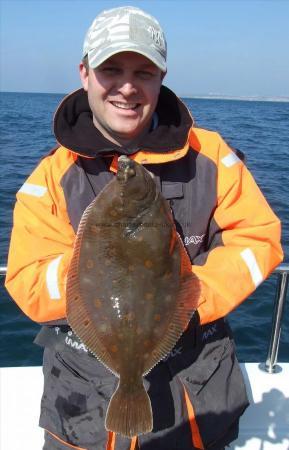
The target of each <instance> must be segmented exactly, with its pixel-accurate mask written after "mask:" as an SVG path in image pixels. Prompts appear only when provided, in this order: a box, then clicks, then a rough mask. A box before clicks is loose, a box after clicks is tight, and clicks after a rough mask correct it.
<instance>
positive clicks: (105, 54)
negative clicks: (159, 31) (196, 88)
mask: <svg viewBox="0 0 289 450" xmlns="http://www.w3.org/2000/svg"><path fill="white" fill-rule="evenodd" d="M123 52H133V53H138V54H140V55H143V56H145V57H146V58H147V59H149V60H150V61H151V62H152V63H153V64H155V65H156V66H157V67H158V68H159V69H160V70H161V71H162V72H166V71H167V65H166V61H165V59H164V58H162V57H161V56H160V55H159V54H158V53H157V52H154V51H153V50H152V51H151V52H148V51H147V50H146V49H143V48H142V47H141V46H133V47H132V46H131V45H125V44H123V45H121V46H120V45H119V44H118V47H117V49H116V48H109V47H107V48H106V49H105V51H102V52H100V53H99V54H97V53H98V51H97V49H92V50H90V51H89V52H88V54H87V56H88V64H89V67H91V68H92V69H96V68H97V67H98V66H100V64H102V63H103V62H104V61H106V60H107V59H108V58H110V57H111V56H113V55H117V54H118V53H123Z"/></svg>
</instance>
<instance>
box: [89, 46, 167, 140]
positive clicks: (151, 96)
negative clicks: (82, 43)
mask: <svg viewBox="0 0 289 450" xmlns="http://www.w3.org/2000/svg"><path fill="white" fill-rule="evenodd" d="M80 78H81V81H82V85H83V88H84V90H85V91H87V93H88V102H89V106H90V108H91V111H92V114H93V123H94V125H95V126H96V128H98V129H99V130H100V131H101V133H102V134H103V135H104V136H105V137H106V138H107V139H109V140H110V141H112V142H114V143H116V144H120V145H123V144H126V143H128V142H130V141H132V140H133V139H135V138H137V137H138V136H140V135H141V134H142V133H144V132H145V131H146V130H148V128H149V127H150V124H151V118H152V115H153V113H154V111H155V108H156V105H157V101H158V96H159V92H160V87H161V83H162V78H163V73H162V72H161V70H160V69H159V68H158V67H157V66H155V65H154V64H153V63H152V62H151V61H150V60H149V59H147V58H146V57H145V56H142V55H140V54H138V53H133V52H122V53H118V54H116V55H114V56H111V57H110V58H109V59H107V60H106V61H105V62H103V63H102V64H101V65H100V66H99V67H97V68H96V69H89V71H88V72H87V71H86V69H85V67H84V66H83V64H82V63H81V64H80Z"/></svg>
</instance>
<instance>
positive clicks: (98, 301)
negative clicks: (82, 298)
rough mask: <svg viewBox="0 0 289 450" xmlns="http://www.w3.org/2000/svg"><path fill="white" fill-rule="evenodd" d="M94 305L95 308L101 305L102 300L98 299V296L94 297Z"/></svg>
mask: <svg viewBox="0 0 289 450" xmlns="http://www.w3.org/2000/svg"><path fill="white" fill-rule="evenodd" d="M94 306H95V307H96V308H97V309H99V308H101V307H102V301H101V300H99V298H97V299H95V300H94Z"/></svg>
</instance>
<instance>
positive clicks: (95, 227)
mask: <svg viewBox="0 0 289 450" xmlns="http://www.w3.org/2000/svg"><path fill="white" fill-rule="evenodd" d="M90 231H91V233H93V234H97V233H98V227H97V226H96V225H91V226H90Z"/></svg>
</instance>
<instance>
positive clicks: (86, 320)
mask: <svg viewBox="0 0 289 450" xmlns="http://www.w3.org/2000/svg"><path fill="white" fill-rule="evenodd" d="M83 324H84V326H85V327H87V326H88V325H89V320H88V319H85V321H84V322H83Z"/></svg>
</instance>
